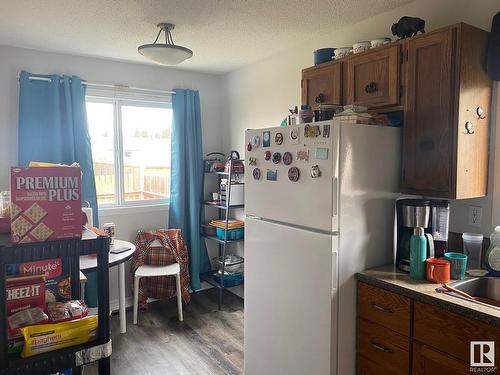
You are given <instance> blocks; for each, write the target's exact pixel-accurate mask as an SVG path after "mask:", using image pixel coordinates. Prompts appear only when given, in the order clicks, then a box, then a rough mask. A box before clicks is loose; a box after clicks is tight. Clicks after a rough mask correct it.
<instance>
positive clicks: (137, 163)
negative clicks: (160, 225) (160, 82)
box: [86, 90, 172, 206]
mask: <svg viewBox="0 0 500 375" xmlns="http://www.w3.org/2000/svg"><path fill="white" fill-rule="evenodd" d="M89 91H90V90H88V93H87V100H86V101H87V120H88V126H89V133H90V140H91V144H92V157H93V161H94V174H95V182H96V190H97V201H98V203H99V204H100V205H104V206H105V205H109V206H125V205H137V204H151V203H159V202H161V203H166V202H167V200H168V198H169V196H170V129H171V125H172V108H171V105H170V103H169V102H168V101H167V100H166V98H161V99H158V98H155V99H154V100H153V99H148V98H146V99H144V98H142V97H141V96H134V95H133V94H129V95H127V97H126V98H123V97H120V96H118V97H117V95H109V94H108V96H105V95H91V94H90V93H89Z"/></svg>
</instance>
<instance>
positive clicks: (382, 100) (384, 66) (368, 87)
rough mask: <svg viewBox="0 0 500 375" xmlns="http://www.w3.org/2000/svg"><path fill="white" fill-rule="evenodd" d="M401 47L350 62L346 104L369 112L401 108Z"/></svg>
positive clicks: (373, 52)
mask: <svg viewBox="0 0 500 375" xmlns="http://www.w3.org/2000/svg"><path fill="white" fill-rule="evenodd" d="M400 48H401V47H400V44H399V43H396V44H391V45H389V46H385V47H380V48H376V49H374V50H370V51H368V52H364V53H361V54H359V55H353V56H351V57H350V58H349V59H348V61H347V100H346V103H347V104H360V105H365V106H367V107H368V108H380V107H390V106H397V105H399V104H400V85H401V82H400V70H401V69H400V66H401V64H400Z"/></svg>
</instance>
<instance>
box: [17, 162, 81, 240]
mask: <svg viewBox="0 0 500 375" xmlns="http://www.w3.org/2000/svg"><path fill="white" fill-rule="evenodd" d="M10 177H11V180H10V192H11V209H10V212H11V237H12V242H14V243H30V242H43V241H50V240H59V239H70V238H81V237H82V214H81V210H82V208H81V207H82V203H81V181H82V179H81V170H80V167H78V166H58V167H28V168H21V167H12V168H11V173H10Z"/></svg>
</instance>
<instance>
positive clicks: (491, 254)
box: [484, 226, 500, 277]
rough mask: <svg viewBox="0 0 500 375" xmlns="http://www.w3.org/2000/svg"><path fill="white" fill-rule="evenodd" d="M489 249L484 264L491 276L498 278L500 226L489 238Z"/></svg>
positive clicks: (499, 271)
mask: <svg viewBox="0 0 500 375" xmlns="http://www.w3.org/2000/svg"><path fill="white" fill-rule="evenodd" d="M490 241H491V244H490V247H489V249H488V251H487V252H486V257H485V258H484V262H485V264H486V268H487V269H488V271H489V273H490V275H491V276H497V277H500V226H499V227H496V228H495V231H494V232H493V233H492V234H491V236H490Z"/></svg>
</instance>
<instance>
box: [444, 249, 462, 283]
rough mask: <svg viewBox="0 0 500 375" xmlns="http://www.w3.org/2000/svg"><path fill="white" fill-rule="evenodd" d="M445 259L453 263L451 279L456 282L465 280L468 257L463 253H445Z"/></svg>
mask: <svg viewBox="0 0 500 375" xmlns="http://www.w3.org/2000/svg"><path fill="white" fill-rule="evenodd" d="M444 258H445V259H446V260H447V261H449V262H450V263H451V278H452V279H454V280H463V279H465V270H466V268H467V255H465V254H462V253H444Z"/></svg>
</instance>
